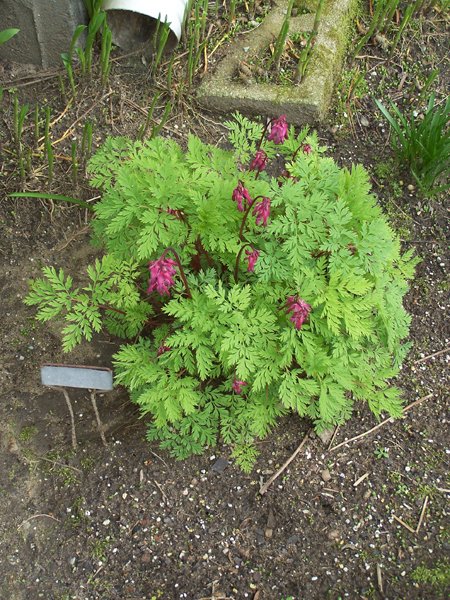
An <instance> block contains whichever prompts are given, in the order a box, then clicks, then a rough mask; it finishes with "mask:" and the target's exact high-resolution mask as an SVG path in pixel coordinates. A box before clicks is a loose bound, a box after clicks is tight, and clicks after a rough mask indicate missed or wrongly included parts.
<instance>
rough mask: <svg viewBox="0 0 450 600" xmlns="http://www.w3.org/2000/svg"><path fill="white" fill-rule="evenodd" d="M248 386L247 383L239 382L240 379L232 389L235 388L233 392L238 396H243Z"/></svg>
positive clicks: (232, 385) (234, 382) (235, 381)
mask: <svg viewBox="0 0 450 600" xmlns="http://www.w3.org/2000/svg"><path fill="white" fill-rule="evenodd" d="M246 385H248V384H247V382H246V381H239V379H235V380H234V381H233V383H232V384H231V387H232V388H233V392H235V393H236V394H242V388H243V387H245V386H246Z"/></svg>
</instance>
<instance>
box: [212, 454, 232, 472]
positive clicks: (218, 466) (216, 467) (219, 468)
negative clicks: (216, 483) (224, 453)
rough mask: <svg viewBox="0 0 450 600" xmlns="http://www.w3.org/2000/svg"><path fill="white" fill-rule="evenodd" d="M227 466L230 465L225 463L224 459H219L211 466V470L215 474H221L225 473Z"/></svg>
mask: <svg viewBox="0 0 450 600" xmlns="http://www.w3.org/2000/svg"><path fill="white" fill-rule="evenodd" d="M229 464H230V463H229V462H228V461H227V459H226V458H222V457H220V458H218V459H217V460H216V462H215V463H214V464H213V466H212V467H211V468H212V470H213V471H215V472H216V473H223V471H225V469H226V468H227V467H228V466H229Z"/></svg>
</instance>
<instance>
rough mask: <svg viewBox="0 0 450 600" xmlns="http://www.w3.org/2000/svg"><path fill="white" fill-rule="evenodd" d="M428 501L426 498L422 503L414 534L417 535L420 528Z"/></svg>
mask: <svg viewBox="0 0 450 600" xmlns="http://www.w3.org/2000/svg"><path fill="white" fill-rule="evenodd" d="M428 500H429V498H428V496H426V498H425V500H424V501H423V506H422V511H421V513H420V517H419V522H418V523H417V527H416V533H419V530H420V528H421V527H422V521H423V518H424V516H425V511H426V510H427V505H428Z"/></svg>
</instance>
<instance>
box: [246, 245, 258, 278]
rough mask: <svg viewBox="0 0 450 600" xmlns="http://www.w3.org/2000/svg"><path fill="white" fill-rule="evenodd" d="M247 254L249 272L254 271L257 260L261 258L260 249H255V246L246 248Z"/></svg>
mask: <svg viewBox="0 0 450 600" xmlns="http://www.w3.org/2000/svg"><path fill="white" fill-rule="evenodd" d="M245 254H246V256H247V265H248V266H247V272H248V273H253V271H254V270H255V265H256V261H257V260H258V258H259V250H255V248H253V247H252V249H251V250H246V251H245Z"/></svg>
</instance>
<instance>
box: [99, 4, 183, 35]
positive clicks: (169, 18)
mask: <svg viewBox="0 0 450 600" xmlns="http://www.w3.org/2000/svg"><path fill="white" fill-rule="evenodd" d="M188 4H189V0H104V2H103V8H104V9H105V10H128V11H131V12H134V13H138V14H141V15H145V16H147V17H152V18H153V19H158V18H159V19H160V20H161V22H162V23H164V21H166V22H167V23H168V24H169V27H170V29H171V31H172V32H173V33H174V34H175V36H176V38H177V40H179V39H180V37H181V28H182V26H183V21H184V19H185V16H186V11H187V6H188Z"/></svg>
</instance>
